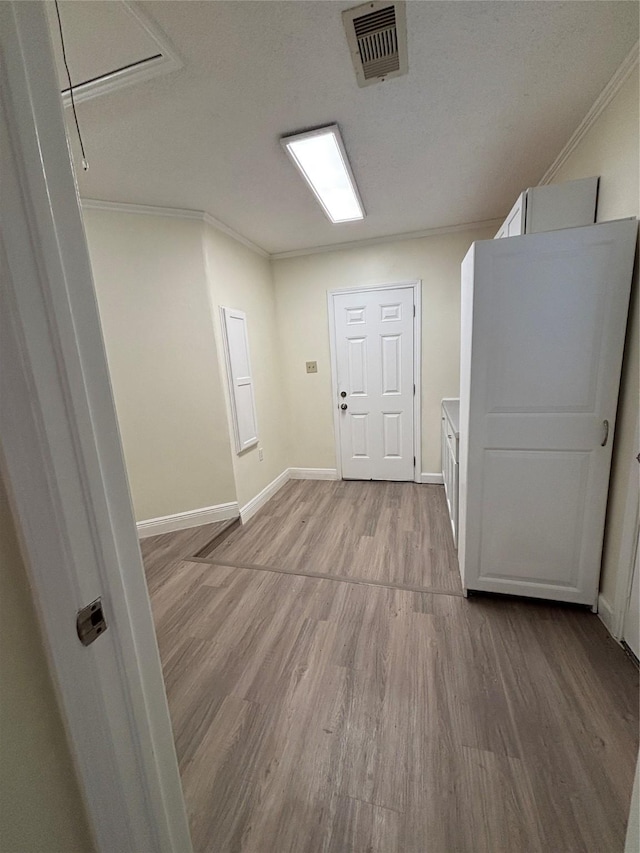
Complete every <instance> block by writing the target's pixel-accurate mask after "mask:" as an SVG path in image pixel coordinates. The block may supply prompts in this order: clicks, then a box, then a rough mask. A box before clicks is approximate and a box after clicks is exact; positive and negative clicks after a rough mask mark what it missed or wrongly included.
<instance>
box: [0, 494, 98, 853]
mask: <svg viewBox="0 0 640 853" xmlns="http://www.w3.org/2000/svg"><path fill="white" fill-rule="evenodd" d="M0 684H1V685H2V688H1V689H0V853H62V851H64V853H76V851H78V852H79V851H83V853H84V851H91V850H93V844H92V842H91V839H90V835H89V829H88V825H87V819H86V814H85V808H84V803H83V801H82V799H81V796H80V791H79V789H78V783H77V779H76V774H75V769H74V767H73V764H72V760H71V756H70V754H69V747H68V745H67V740H66V735H65V731H64V728H63V724H62V719H61V716H60V712H59V709H58V705H57V700H56V696H55V693H54V689H53V684H52V683H51V677H50V674H49V667H48V664H47V660H46V657H45V652H44V648H43V645H42V638H41V636H40V632H39V630H38V623H37V618H36V614H35V611H34V606H33V600H32V597H31V590H30V588H29V583H28V580H27V576H26V572H25V567H24V563H23V561H22V557H21V554H20V551H19V549H18V542H17V539H16V533H15V528H14V524H13V518H12V515H11V510H10V508H9V505H8V501H7V495H6V492H5V488H4V484H3V482H2V479H1V478H0Z"/></svg>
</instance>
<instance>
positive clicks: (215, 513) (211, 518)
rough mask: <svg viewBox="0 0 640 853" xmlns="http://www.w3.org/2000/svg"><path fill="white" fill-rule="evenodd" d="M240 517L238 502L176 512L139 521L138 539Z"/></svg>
mask: <svg viewBox="0 0 640 853" xmlns="http://www.w3.org/2000/svg"><path fill="white" fill-rule="evenodd" d="M239 515H240V511H239V509H238V503H237V501H232V502H231V503H226V504H216V505H215V506H205V507H201V508H200V509H191V510H188V511H187V512H176V513H174V514H173V515H162V516H159V517H158V518H148V519H146V520H145V521H139V522H138V523H137V525H136V527H137V528H138V537H139V538H140V539H146V538H147V536H156V535H157V534H159V533H173V532H174V531H176V530H186V529H187V528H188V527H200V526H202V525H203V524H212V523H213V522H215V521H227V520H228V519H230V518H237V517H238V516H239Z"/></svg>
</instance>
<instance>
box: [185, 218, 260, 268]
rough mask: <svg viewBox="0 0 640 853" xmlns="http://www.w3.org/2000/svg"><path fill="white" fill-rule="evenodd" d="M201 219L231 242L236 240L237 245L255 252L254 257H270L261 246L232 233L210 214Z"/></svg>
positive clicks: (231, 229) (237, 233) (234, 232)
mask: <svg viewBox="0 0 640 853" xmlns="http://www.w3.org/2000/svg"><path fill="white" fill-rule="evenodd" d="M202 218H203V219H204V221H205V222H206V223H207V225H210V226H211V227H212V228H215V229H216V230H217V231H222V233H223V234H226V235H227V236H228V237H231V238H232V239H233V240H237V241H238V243H242V245H243V246H246V247H247V249H251V251H252V252H255V253H256V255H260V256H261V257H263V258H270V257H271V255H270V254H269V252H267V250H266V249H263V248H262V246H258V244H257V243H254V242H253V240H249V238H248V237H244V236H243V235H242V234H240V233H239V232H238V231H234V229H233V228H230V227H229V226H228V225H225V224H224V222H221V221H220V220H219V219H216V217H215V216H211V214H210V213H205V214H204V216H203V217H202Z"/></svg>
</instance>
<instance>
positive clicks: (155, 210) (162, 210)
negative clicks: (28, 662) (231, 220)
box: [80, 198, 270, 258]
mask: <svg viewBox="0 0 640 853" xmlns="http://www.w3.org/2000/svg"><path fill="white" fill-rule="evenodd" d="M80 204H81V205H82V207H83V209H84V210H108V211H111V213H130V214H137V215H138V216H165V217H169V218H171V219H196V220H198V221H200V222H205V223H206V224H207V225H210V226H211V227H212V228H215V229H216V230H217V231H221V232H222V233H223V234H226V235H227V237H231V239H232V240H235V241H236V242H238V243H242V245H243V246H246V247H247V249H251V251H252V252H255V253H256V254H257V255H260V256H261V257H263V258H268V257H270V255H269V253H268V252H266V251H265V250H264V249H263V248H262V247H261V246H258V245H257V243H254V242H252V241H251V240H249V239H248V238H247V237H244V236H243V235H242V234H239V233H238V232H237V231H234V229H233V228H230V227H229V226H228V225H225V224H224V222H221V221H220V220H219V219H216V217H215V216H211V214H210V213H205V211H204V210H188V209H187V208H182V207H158V206H156V205H152V204H129V203H128V202H124V201H122V202H121V201H102V200H101V199H97V198H81V199H80Z"/></svg>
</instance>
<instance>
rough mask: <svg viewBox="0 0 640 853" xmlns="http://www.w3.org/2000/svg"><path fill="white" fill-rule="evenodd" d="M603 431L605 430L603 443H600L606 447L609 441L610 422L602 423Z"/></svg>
mask: <svg viewBox="0 0 640 853" xmlns="http://www.w3.org/2000/svg"><path fill="white" fill-rule="evenodd" d="M602 429H603V436H602V441H601V442H600V446H601V447H604V446H605V445H606V443H607V441H608V440H609V421H607V420H604V421H602Z"/></svg>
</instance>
